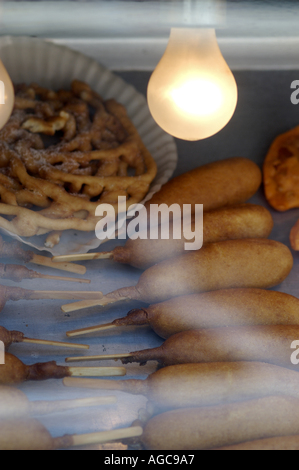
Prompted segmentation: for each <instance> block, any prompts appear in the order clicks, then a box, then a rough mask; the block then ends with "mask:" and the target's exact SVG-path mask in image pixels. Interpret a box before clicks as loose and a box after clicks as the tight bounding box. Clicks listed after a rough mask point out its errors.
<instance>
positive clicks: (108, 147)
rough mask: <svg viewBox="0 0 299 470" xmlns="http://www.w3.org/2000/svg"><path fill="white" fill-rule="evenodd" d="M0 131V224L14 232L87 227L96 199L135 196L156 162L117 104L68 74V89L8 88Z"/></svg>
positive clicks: (106, 200) (152, 174)
mask: <svg viewBox="0 0 299 470" xmlns="http://www.w3.org/2000/svg"><path fill="white" fill-rule="evenodd" d="M15 94H16V96H15V107H14V111H13V113H12V116H11V118H10V120H9V121H8V123H7V124H6V126H5V127H4V128H3V129H2V130H1V131H0V198H1V203H0V214H1V216H0V227H2V228H4V229H6V230H8V231H10V232H12V233H14V234H16V235H19V236H22V237H31V236H34V235H44V234H48V233H53V232H59V233H61V232H63V231H64V230H69V229H74V230H78V231H86V232H89V231H93V230H95V226H96V223H97V222H98V221H99V219H100V217H96V216H95V211H96V208H97V206H98V205H99V204H101V203H108V204H111V205H112V206H113V207H114V210H115V213H116V214H117V210H118V196H126V199H127V208H128V207H129V206H130V205H131V204H135V203H138V202H140V201H141V200H142V199H143V198H144V197H145V195H146V194H147V193H148V190H149V187H150V184H151V182H152V181H153V180H154V178H155V176H156V173H157V167H156V163H155V161H154V159H153V157H152V156H151V154H150V153H149V151H148V150H147V149H146V147H145V145H144V144H143V142H142V140H141V138H140V136H139V134H138V131H137V129H136V128H135V126H134V125H133V123H132V122H131V120H130V119H129V117H128V115H127V113H126V110H125V108H124V106H122V105H121V104H120V103H118V102H116V101H115V100H113V99H109V100H106V101H104V100H103V99H102V97H101V96H100V95H98V94H97V93H96V92H95V91H93V90H92V89H91V88H90V87H89V85H87V84H86V83H84V82H80V81H78V80H74V81H73V82H72V84H71V89H70V90H59V91H53V90H49V89H46V88H43V87H41V86H39V85H37V84H34V83H32V84H31V85H29V86H27V85H23V84H21V85H16V86H15Z"/></svg>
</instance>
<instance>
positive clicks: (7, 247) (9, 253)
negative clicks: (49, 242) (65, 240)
mask: <svg viewBox="0 0 299 470" xmlns="http://www.w3.org/2000/svg"><path fill="white" fill-rule="evenodd" d="M0 255H1V256H0V257H1V259H7V258H15V259H18V260H22V261H23V262H24V263H33V264H38V265H41V266H47V267H49V268H54V269H60V270H62V271H69V272H72V273H75V274H85V273H86V268H85V266H81V265H80V264H73V263H53V261H52V259H51V258H48V257H47V256H41V255H38V254H36V253H34V251H31V250H24V249H23V248H22V245H21V243H19V242H18V241H16V240H12V241H9V242H6V241H4V240H3V238H2V237H1V236H0Z"/></svg>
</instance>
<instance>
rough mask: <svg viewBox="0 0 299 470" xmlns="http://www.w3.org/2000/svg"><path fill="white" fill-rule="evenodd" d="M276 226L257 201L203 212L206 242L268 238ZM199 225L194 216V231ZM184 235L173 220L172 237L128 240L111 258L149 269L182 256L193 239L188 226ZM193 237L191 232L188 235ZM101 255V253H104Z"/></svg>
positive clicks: (116, 249) (192, 226) (192, 230)
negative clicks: (178, 234) (178, 233)
mask: <svg viewBox="0 0 299 470" xmlns="http://www.w3.org/2000/svg"><path fill="white" fill-rule="evenodd" d="M272 228H273V218H272V216H271V214H270V212H269V211H268V209H266V208H265V207H263V206H259V205H255V204H239V205H235V206H226V207H222V208H218V209H214V210H211V211H209V212H204V214H203V244H204V245H205V244H206V243H212V242H218V241H222V240H234V239H241V238H268V237H269V235H270V233H271V231H272ZM195 230H198V227H197V226H195V222H194V219H193V221H192V225H191V232H192V233H195ZM180 231H181V235H182V236H181V238H179V239H174V238H173V223H170V229H169V239H165V240H164V239H161V235H160V236H159V238H158V239H151V238H150V234H148V236H147V238H144V239H142V238H138V239H136V240H133V239H130V238H129V239H128V240H127V242H126V244H125V245H124V246H118V247H116V248H114V250H113V251H112V252H111V257H112V258H113V260H114V261H115V262H117V263H124V264H129V265H131V266H134V267H136V268H139V269H147V268H149V267H150V266H153V265H154V264H156V263H159V262H160V261H162V260H164V259H168V258H171V257H173V256H178V255H179V254H183V253H184V252H185V251H186V247H185V244H186V243H187V244H188V243H189V244H190V243H192V241H194V237H193V240H192V239H191V240H190V239H188V238H186V237H184V229H183V227H181V228H180ZM188 236H190V235H188ZM100 255H101V254H99V256H100Z"/></svg>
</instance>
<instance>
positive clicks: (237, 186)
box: [145, 157, 262, 213]
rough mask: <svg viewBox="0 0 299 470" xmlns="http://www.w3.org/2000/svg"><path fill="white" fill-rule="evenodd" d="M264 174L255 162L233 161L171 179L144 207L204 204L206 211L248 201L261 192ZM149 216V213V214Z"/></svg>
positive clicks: (218, 163)
mask: <svg viewBox="0 0 299 470" xmlns="http://www.w3.org/2000/svg"><path fill="white" fill-rule="evenodd" d="M261 182H262V171H261V169H260V168H259V167H258V165H256V163H254V162H253V161H252V160H249V159H248V158H244V157H232V158H227V159H224V160H219V161H216V162H211V163H208V164H206V165H202V166H199V167H197V168H195V169H193V170H191V171H188V172H186V173H184V174H182V175H179V176H177V177H175V178H172V179H171V180H170V181H168V182H167V183H166V184H164V185H163V186H162V188H161V189H160V191H158V192H157V193H155V194H154V195H153V197H152V198H151V199H150V200H149V201H147V202H146V203H145V207H146V208H147V209H148V208H149V207H150V205H151V204H159V205H160V204H167V205H168V206H170V205H172V204H179V205H180V206H181V207H182V206H183V204H192V205H194V204H203V208H204V211H208V210H211V209H215V208H217V207H223V206H226V205H229V204H240V203H243V202H245V201H248V200H249V199H250V198H251V197H252V196H253V195H254V194H255V193H256V192H257V190H258V189H259V187H260V185H261ZM148 213H149V211H148Z"/></svg>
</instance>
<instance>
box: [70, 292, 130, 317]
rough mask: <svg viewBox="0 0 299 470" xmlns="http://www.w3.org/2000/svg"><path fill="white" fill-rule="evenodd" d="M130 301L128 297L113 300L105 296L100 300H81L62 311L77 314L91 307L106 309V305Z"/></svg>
mask: <svg viewBox="0 0 299 470" xmlns="http://www.w3.org/2000/svg"><path fill="white" fill-rule="evenodd" d="M125 300H128V297H119V298H118V299H112V298H109V297H108V296H103V297H102V299H100V300H81V301H79V302H74V303H72V304H66V305H62V307H61V310H62V311H63V312H64V313H69V312H75V311H76V310H83V309H84V308H90V307H106V305H110V304H114V303H116V302H122V301H125Z"/></svg>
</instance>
